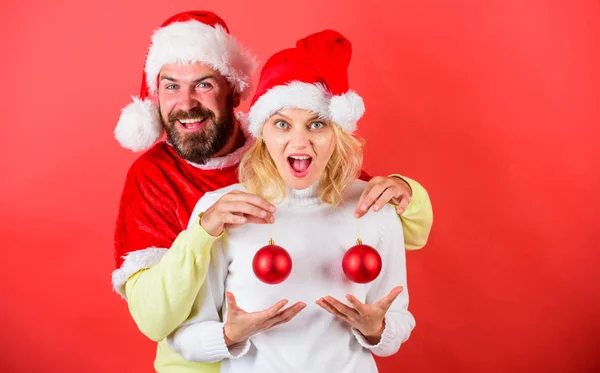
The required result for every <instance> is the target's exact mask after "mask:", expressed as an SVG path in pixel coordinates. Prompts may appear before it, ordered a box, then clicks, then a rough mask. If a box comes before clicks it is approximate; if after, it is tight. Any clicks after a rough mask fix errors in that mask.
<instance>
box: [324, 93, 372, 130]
mask: <svg viewBox="0 0 600 373" xmlns="http://www.w3.org/2000/svg"><path fill="white" fill-rule="evenodd" d="M364 113H365V103H364V102H363V99H362V97H360V96H359V95H358V94H357V93H356V92H354V91H348V92H346V93H344V94H343V95H339V96H333V97H332V98H331V101H330V102H329V115H330V116H329V119H331V121H332V122H333V123H338V124H339V125H340V126H342V128H343V129H344V131H346V132H350V133H352V132H354V131H355V130H356V122H357V121H358V120H359V119H360V118H362V116H363V114H364ZM341 123H343V125H342V124H341Z"/></svg>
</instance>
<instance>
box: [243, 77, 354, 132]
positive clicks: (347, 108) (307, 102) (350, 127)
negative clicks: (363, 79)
mask: <svg viewBox="0 0 600 373" xmlns="http://www.w3.org/2000/svg"><path fill="white" fill-rule="evenodd" d="M284 108H299V109H305V110H308V111H311V112H313V113H315V114H318V115H319V116H320V117H321V118H323V119H328V120H331V121H332V122H334V123H335V124H336V125H338V126H339V127H340V128H341V129H343V130H344V131H346V132H349V133H352V132H354V130H355V129H356V122H357V121H358V120H359V119H360V118H361V117H362V115H363V114H364V112H365V105H364V103H363V100H362V98H361V97H360V96H359V95H358V94H357V93H356V92H354V91H348V93H346V94H343V95H339V96H332V95H331V93H330V92H329V90H328V89H327V88H326V87H325V86H324V85H323V84H319V83H315V84H311V83H304V82H299V81H294V82H290V83H288V84H286V85H279V86H275V87H273V88H271V89H269V90H268V91H267V92H265V93H264V94H263V95H262V96H260V97H259V98H258V99H257V100H256V102H255V103H254V105H252V107H251V108H250V113H249V120H250V132H251V133H252V135H253V136H254V137H257V138H258V137H259V136H260V134H261V132H262V127H263V124H264V123H265V122H266V121H267V119H269V118H270V117H271V116H272V115H273V114H275V113H276V112H277V111H279V110H281V109H284Z"/></svg>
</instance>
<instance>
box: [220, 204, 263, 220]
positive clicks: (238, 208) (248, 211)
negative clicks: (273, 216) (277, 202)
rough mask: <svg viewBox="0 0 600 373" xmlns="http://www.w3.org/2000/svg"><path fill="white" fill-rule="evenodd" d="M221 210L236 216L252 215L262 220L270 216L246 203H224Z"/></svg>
mask: <svg viewBox="0 0 600 373" xmlns="http://www.w3.org/2000/svg"><path fill="white" fill-rule="evenodd" d="M219 210H220V211H223V212H229V213H234V214H240V213H241V214H244V216H248V215H252V216H255V217H257V218H261V219H264V218H266V217H267V215H270V212H269V211H266V210H264V209H262V208H259V207H256V206H254V205H252V204H250V203H248V202H245V201H232V202H223V203H222V204H221V206H219Z"/></svg>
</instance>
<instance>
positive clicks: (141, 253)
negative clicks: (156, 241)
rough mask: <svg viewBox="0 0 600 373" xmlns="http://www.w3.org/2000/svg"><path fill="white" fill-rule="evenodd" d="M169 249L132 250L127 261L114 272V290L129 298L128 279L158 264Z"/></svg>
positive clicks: (126, 258)
mask: <svg viewBox="0 0 600 373" xmlns="http://www.w3.org/2000/svg"><path fill="white" fill-rule="evenodd" d="M167 251H168V249H159V248H156V247H150V248H147V249H143V250H137V251H132V252H130V253H128V254H127V255H125V257H124V258H125V261H124V262H123V264H122V265H121V268H119V269H117V270H115V271H113V273H112V286H113V290H114V291H115V292H116V293H118V294H119V295H121V297H123V299H127V295H126V294H125V284H126V283H127V280H129V277H131V276H133V275H134V274H136V273H137V272H139V271H141V270H142V269H148V268H151V267H153V266H155V265H157V264H158V263H159V262H160V260H161V259H162V257H163V256H164V255H165V254H166V253H167Z"/></svg>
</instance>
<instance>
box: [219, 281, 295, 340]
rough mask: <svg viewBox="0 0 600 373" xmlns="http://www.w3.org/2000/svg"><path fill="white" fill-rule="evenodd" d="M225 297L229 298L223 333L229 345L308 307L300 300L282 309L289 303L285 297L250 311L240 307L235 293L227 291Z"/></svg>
mask: <svg viewBox="0 0 600 373" xmlns="http://www.w3.org/2000/svg"><path fill="white" fill-rule="evenodd" d="M225 297H226V298H227V321H225V326H224V327H223V334H224V336H225V344H226V345H227V346H228V347H229V346H231V345H234V344H236V343H239V342H242V341H244V340H246V339H248V338H250V337H251V336H253V335H255V334H257V333H260V332H262V331H265V330H267V329H270V328H272V327H274V326H276V325H279V324H284V323H286V322H288V321H290V320H291V319H293V318H294V317H295V316H296V315H297V314H298V313H299V312H300V311H302V309H304V307H306V304H304V303H302V302H298V303H296V304H294V305H293V306H291V307H288V308H286V309H285V310H283V311H282V310H281V309H282V308H283V306H285V305H286V304H287V300H285V299H283V300H280V301H279V302H277V303H275V304H274V305H273V306H271V308H269V309H266V310H264V311H260V312H252V313H248V312H246V311H244V310H243V309H241V308H239V307H238V305H237V303H236V302H235V297H234V296H233V294H231V293H230V292H226V293H225Z"/></svg>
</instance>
